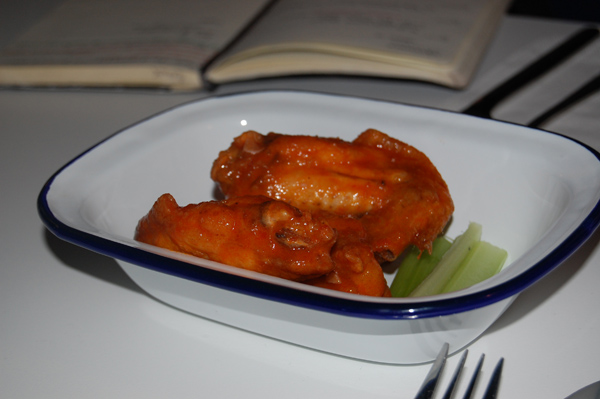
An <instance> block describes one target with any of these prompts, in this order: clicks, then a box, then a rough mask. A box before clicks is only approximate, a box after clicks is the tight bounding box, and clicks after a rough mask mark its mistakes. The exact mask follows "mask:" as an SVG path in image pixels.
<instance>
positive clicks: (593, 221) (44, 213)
mask: <svg viewBox="0 0 600 399" xmlns="http://www.w3.org/2000/svg"><path fill="white" fill-rule="evenodd" d="M213 98H214V97H213ZM209 99H210V98H209ZM205 100H206V99H205ZM200 101H202V100H200ZM371 101H377V100H371ZM382 102H389V101H382ZM392 103H393V102H392ZM177 107H178V106H176V107H174V108H177ZM421 108H426V107H421ZM169 110H170V109H168V110H165V111H163V112H161V113H159V114H158V115H160V114H162V113H165V112H168V111H169ZM437 111H440V110H437ZM441 111H444V110H441ZM445 112H451V111H445ZM156 116H157V115H153V116H150V117H149V118H146V119H144V120H141V121H139V122H137V123H135V124H134V126H135V125H138V124H140V123H143V122H144V121H145V120H147V119H150V118H153V117H156ZM470 117H472V116H470ZM498 123H506V124H511V123H509V122H498ZM129 128H131V126H129V127H126V128H124V129H122V130H120V131H118V132H116V133H115V134H113V135H111V136H110V137H108V138H107V139H105V140H102V141H100V142H99V143H98V144H96V145H94V146H92V147H91V148H89V149H88V150H86V151H84V152H83V153H81V154H80V155H78V156H77V157H75V158H74V159H72V160H71V161H69V162H68V163H67V164H66V165H65V166H63V167H62V168H60V169H59V170H58V171H57V172H55V173H54V174H53V175H52V176H51V177H50V178H49V179H48V181H47V182H46V183H45V184H44V186H43V187H42V189H41V191H40V194H39V195H38V199H37V210H38V214H39V216H40V218H41V220H42V222H43V223H44V225H45V226H46V228H47V229H48V230H49V231H50V232H52V233H53V234H54V235H56V236H57V237H58V238H60V239H63V240H65V241H67V242H70V243H73V244H75V245H78V246H80V247H83V248H86V249H89V250H91V251H94V252H97V253H100V254H102V255H106V256H109V257H113V258H116V259H119V260H122V261H124V262H128V263H131V264H134V265H137V266H139V267H145V268H147V269H151V270H154V271H157V272H161V273H165V274H169V275H172V276H176V277H180V278H184V279H187V280H191V281H195V282H198V283H201V284H206V285H210V286H213V287H217V288H221V289H225V290H229V291H233V292H237V293H241V294H245V295H250V296H254V297H258V298H262V299H266V300H271V301H278V302H281V303H285V304H288V305H293V306H300V307H304V308H309V309H313V310H318V311H324V312H328V313H334V314H339V315H343V316H349V317H359V318H370V319H390V320H394V319H418V318H431V317H438V316H445V315H450V314H455V313H462V312H467V311H470V310H474V309H478V308H481V307H485V306H488V305H491V304H493V303H496V302H498V301H501V300H504V299H507V298H510V297H513V296H515V295H517V294H519V293H520V292H522V291H523V290H525V289H526V288H528V287H529V286H531V285H532V284H534V283H535V282H537V281H538V280H540V279H541V278H542V277H544V276H545V275H547V274H548V273H550V272H551V271H552V270H554V269H555V268H556V267H558V266H559V265H560V264H561V263H562V262H563V261H565V260H566V259H567V258H568V257H569V256H571V254H573V253H574V252H575V251H576V250H577V249H578V248H579V247H580V246H581V245H583V243H584V242H585V241H586V240H587V239H588V238H589V237H590V236H591V235H592V234H593V232H594V231H595V230H596V228H597V227H598V226H599V225H600V201H598V202H597V203H596V205H595V206H594V208H593V209H592V211H591V212H590V213H589V214H588V215H587V216H586V217H585V219H584V220H583V221H582V222H581V224H580V225H579V226H577V228H576V229H575V230H574V231H573V232H572V233H571V234H570V235H569V236H568V237H567V238H566V239H565V240H564V241H563V242H561V243H560V244H559V245H558V246H557V247H556V248H554V249H553V250H552V251H551V252H550V253H549V254H548V255H546V256H545V257H544V258H542V259H540V260H539V261H538V262H537V263H535V264H534V265H532V266H531V267H529V268H528V269H527V270H526V271H524V272H523V273H521V274H519V275H517V276H515V277H513V278H512V279H510V280H508V281H506V282H503V283H501V284H498V285H496V286H494V287H491V288H488V289H485V290H482V291H478V292H475V293H472V294H468V295H462V296H458V297H451V298H444V299H437V298H436V297H425V298H423V300H422V301H419V302H412V301H411V302H402V301H401V298H398V299H399V301H398V302H377V301H367V300H361V296H359V295H356V299H354V298H352V299H350V298H340V297H334V296H330V295H326V294H319V293H314V292H308V291H302V290H297V289H294V288H291V287H286V286H281V285H277V284H273V283H269V282H265V281H260V280H254V279H251V278H246V277H242V276H238V275H234V274H229V273H226V272H223V271H218V270H213V269H208V268H204V267H202V266H198V265H194V264H191V263H187V262H184V261H181V260H177V259H173V258H169V257H166V256H162V255H159V254H155V253H152V252H148V251H145V250H143V249H140V248H136V247H131V246H128V245H125V244H122V243H119V242H116V241H112V240H109V239H106V238H102V237H99V236H96V235H93V234H90V233H86V232H84V231H81V230H78V229H76V228H73V227H71V226H69V225H67V224H65V223H63V222H62V221H60V220H59V219H58V218H57V217H56V216H55V215H54V214H53V213H52V211H51V210H50V206H49V204H48V199H47V195H48V193H49V191H50V189H51V187H52V183H53V182H54V180H55V179H56V178H57V177H58V176H59V175H60V174H61V172H62V171H63V170H65V169H66V168H68V167H69V166H70V165H71V164H73V163H74V162H76V161H77V160H78V159H80V158H81V157H83V156H85V155H86V154H87V153H88V152H90V151H92V150H93V149H94V148H96V147H98V146H99V145H101V144H102V143H103V142H104V141H106V140H108V139H110V138H111V137H114V136H115V135H117V134H120V133H122V132H124V131H126V130H128V129H129ZM536 130H539V131H542V132H544V133H546V134H553V135H557V136H561V137H564V138H565V139H567V140H570V141H573V142H575V143H577V144H579V145H580V146H581V147H583V148H585V149H587V150H588V151H589V152H591V153H592V154H593V155H594V156H595V157H596V159H598V161H600V153H599V152H597V151H596V150H594V149H593V148H591V147H590V146H588V145H586V144H585V143H582V142H580V141H578V140H575V139H573V138H570V137H567V136H564V135H561V134H558V133H554V132H548V131H544V130H541V129H536Z"/></svg>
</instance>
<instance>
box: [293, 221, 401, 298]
mask: <svg viewBox="0 0 600 399" xmlns="http://www.w3.org/2000/svg"><path fill="white" fill-rule="evenodd" d="M318 215H319V217H320V218H322V219H323V220H325V221H327V223H328V224H329V225H330V226H331V227H333V228H334V229H335V231H336V232H337V233H338V237H337V240H336V243H335V245H334V246H333V248H332V250H331V258H332V260H333V264H334V268H333V270H332V271H331V272H329V273H327V274H325V275H323V276H321V277H317V278H315V279H312V280H308V281H305V283H306V284H310V285H314V286H317V287H323V288H328V289H331V290H336V291H342V292H349V293H352V294H359V295H369V296H387V297H389V296H391V293H390V289H389V287H388V285H387V281H386V280H385V276H384V275H383V270H382V269H381V266H380V265H379V262H378V261H377V260H376V259H375V255H374V253H373V250H372V249H371V246H370V245H369V244H368V242H367V233H366V231H365V229H364V227H363V225H362V224H361V223H360V221H358V220H356V219H354V218H350V217H343V216H337V215H335V214H333V213H327V212H320V213H318Z"/></svg>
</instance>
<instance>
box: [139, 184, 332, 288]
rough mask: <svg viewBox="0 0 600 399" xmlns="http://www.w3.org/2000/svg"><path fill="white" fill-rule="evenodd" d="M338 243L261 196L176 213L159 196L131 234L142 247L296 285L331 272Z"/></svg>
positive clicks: (320, 225)
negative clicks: (173, 253) (244, 270)
mask: <svg viewBox="0 0 600 399" xmlns="http://www.w3.org/2000/svg"><path fill="white" fill-rule="evenodd" d="M336 238H337V233H336V232H335V230H334V229H333V228H332V227H331V226H330V225H329V224H328V223H326V222H324V221H323V220H320V219H317V218H314V217H313V216H312V214H311V213H309V212H302V211H300V210H298V209H296V208H294V207H292V206H291V205H288V204H287V203H284V202H281V201H274V200H271V199H269V198H267V197H260V196H247V197H241V198H231V199H227V200H223V201H209V202H201V203H199V204H190V205H187V206H184V207H180V206H179V205H178V204H177V203H176V201H175V199H174V198H173V197H172V196H171V195H170V194H163V195H162V196H160V197H159V198H158V200H157V201H156V202H155V203H154V205H153V207H152V209H151V210H150V212H149V213H148V214H147V215H146V216H144V217H143V218H142V219H141V220H140V221H139V223H138V226H137V229H136V233H135V239H136V240H138V241H140V242H144V243H147V244H151V245H155V246H158V247H162V248H166V249H170V250H173V251H178V252H183V253H186V254H190V255H194V256H198V257H200V258H204V259H209V260H213V261H216V262H221V263H225V264H228V265H231V266H235V267H239V268H243V269H248V270H253V271H257V272H260V273H264V274H269V275H272V276H276V277H281V278H284V279H288V280H295V281H303V280H309V279H314V278H317V277H320V276H323V275H325V274H327V273H329V272H331V271H333V270H334V264H333V260H332V258H331V250H332V247H333V245H334V244H335V242H336Z"/></svg>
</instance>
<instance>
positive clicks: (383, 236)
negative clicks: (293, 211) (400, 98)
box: [211, 129, 454, 262]
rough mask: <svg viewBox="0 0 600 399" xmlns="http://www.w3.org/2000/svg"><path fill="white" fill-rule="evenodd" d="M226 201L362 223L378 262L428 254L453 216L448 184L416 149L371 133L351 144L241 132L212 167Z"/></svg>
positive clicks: (363, 135) (212, 174) (371, 131)
mask: <svg viewBox="0 0 600 399" xmlns="http://www.w3.org/2000/svg"><path fill="white" fill-rule="evenodd" d="M211 177H212V179H213V180H214V181H215V182H217V184H218V185H219V188H220V189H221V191H222V192H223V194H224V195H225V196H226V197H227V198H229V197H235V196H243V195H264V196H267V197H269V198H272V199H276V200H281V201H285V202H287V203H289V204H291V205H293V206H294V207H296V208H299V209H301V210H308V211H326V212H330V213H333V214H335V215H338V216H343V217H351V218H353V219H357V220H359V221H360V222H361V223H362V225H363V226H364V228H365V230H366V234H367V238H366V240H367V241H368V243H369V245H370V246H371V249H372V250H373V251H374V253H375V256H376V257H377V260H378V261H379V262H383V261H392V260H394V259H395V258H396V257H397V256H398V255H399V254H400V253H402V251H404V249H405V248H406V247H407V246H408V245H410V244H413V245H415V246H417V247H418V248H419V249H421V250H431V243H432V241H433V240H434V238H435V237H436V236H437V235H439V234H440V233H441V232H442V230H443V229H444V227H445V226H446V224H447V222H448V221H449V219H450V216H451V215H452V212H453V211H454V204H453V202H452V199H451V196H450V192H449V190H448V187H447V185H446V183H445V181H444V180H443V179H442V177H441V175H440V174H439V172H438V171H437V169H436V167H435V166H434V165H433V164H432V163H431V161H430V160H429V158H427V156H426V155H425V154H423V153H422V152H420V151H419V150H417V149H416V148H414V147H412V146H410V145H408V144H406V143H403V142H401V141H399V140H396V139H394V138H391V137H389V136H388V135H386V134H384V133H382V132H379V131H377V130H374V129H369V130H367V131H365V132H363V133H362V134H360V135H359V136H358V137H357V138H356V139H355V140H354V141H352V142H347V141H344V140H341V139H337V138H323V137H314V136H291V135H283V134H278V133H269V134H267V135H262V134H260V133H257V132H254V131H248V132H245V133H243V134H242V135H240V136H238V137H237V138H235V139H234V141H233V143H232V145H231V146H230V147H229V148H228V149H227V150H225V151H222V152H221V153H220V154H219V157H218V158H217V159H216V160H215V162H214V164H213V168H212V170H211Z"/></svg>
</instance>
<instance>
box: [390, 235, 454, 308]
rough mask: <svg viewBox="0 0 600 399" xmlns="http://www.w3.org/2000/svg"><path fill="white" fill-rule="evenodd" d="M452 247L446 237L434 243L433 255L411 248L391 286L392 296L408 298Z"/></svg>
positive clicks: (439, 238) (437, 239)
mask: <svg viewBox="0 0 600 399" xmlns="http://www.w3.org/2000/svg"><path fill="white" fill-rule="evenodd" d="M451 245H452V242H451V241H450V240H448V239H447V238H446V237H438V238H436V239H435V240H434V241H433V244H432V250H431V253H429V252H427V251H425V252H422V253H421V251H420V250H419V249H418V248H417V247H411V249H410V250H409V251H408V253H407V254H406V256H405V258H404V259H403V260H402V263H401V264H400V267H399V268H398V271H397V272H396V276H395V277H394V280H393V281H392V284H391V286H390V291H391V293H392V296H393V297H405V296H408V294H410V293H411V291H412V290H414V289H415V287H417V286H418V285H419V284H420V283H421V281H423V280H424V279H425V277H427V276H428V275H429V273H431V271H432V270H433V268H434V267H435V266H436V265H437V264H438V262H439V261H440V259H441V258H442V256H443V255H444V253H445V252H446V251H447V250H448V248H450V246H451Z"/></svg>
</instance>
